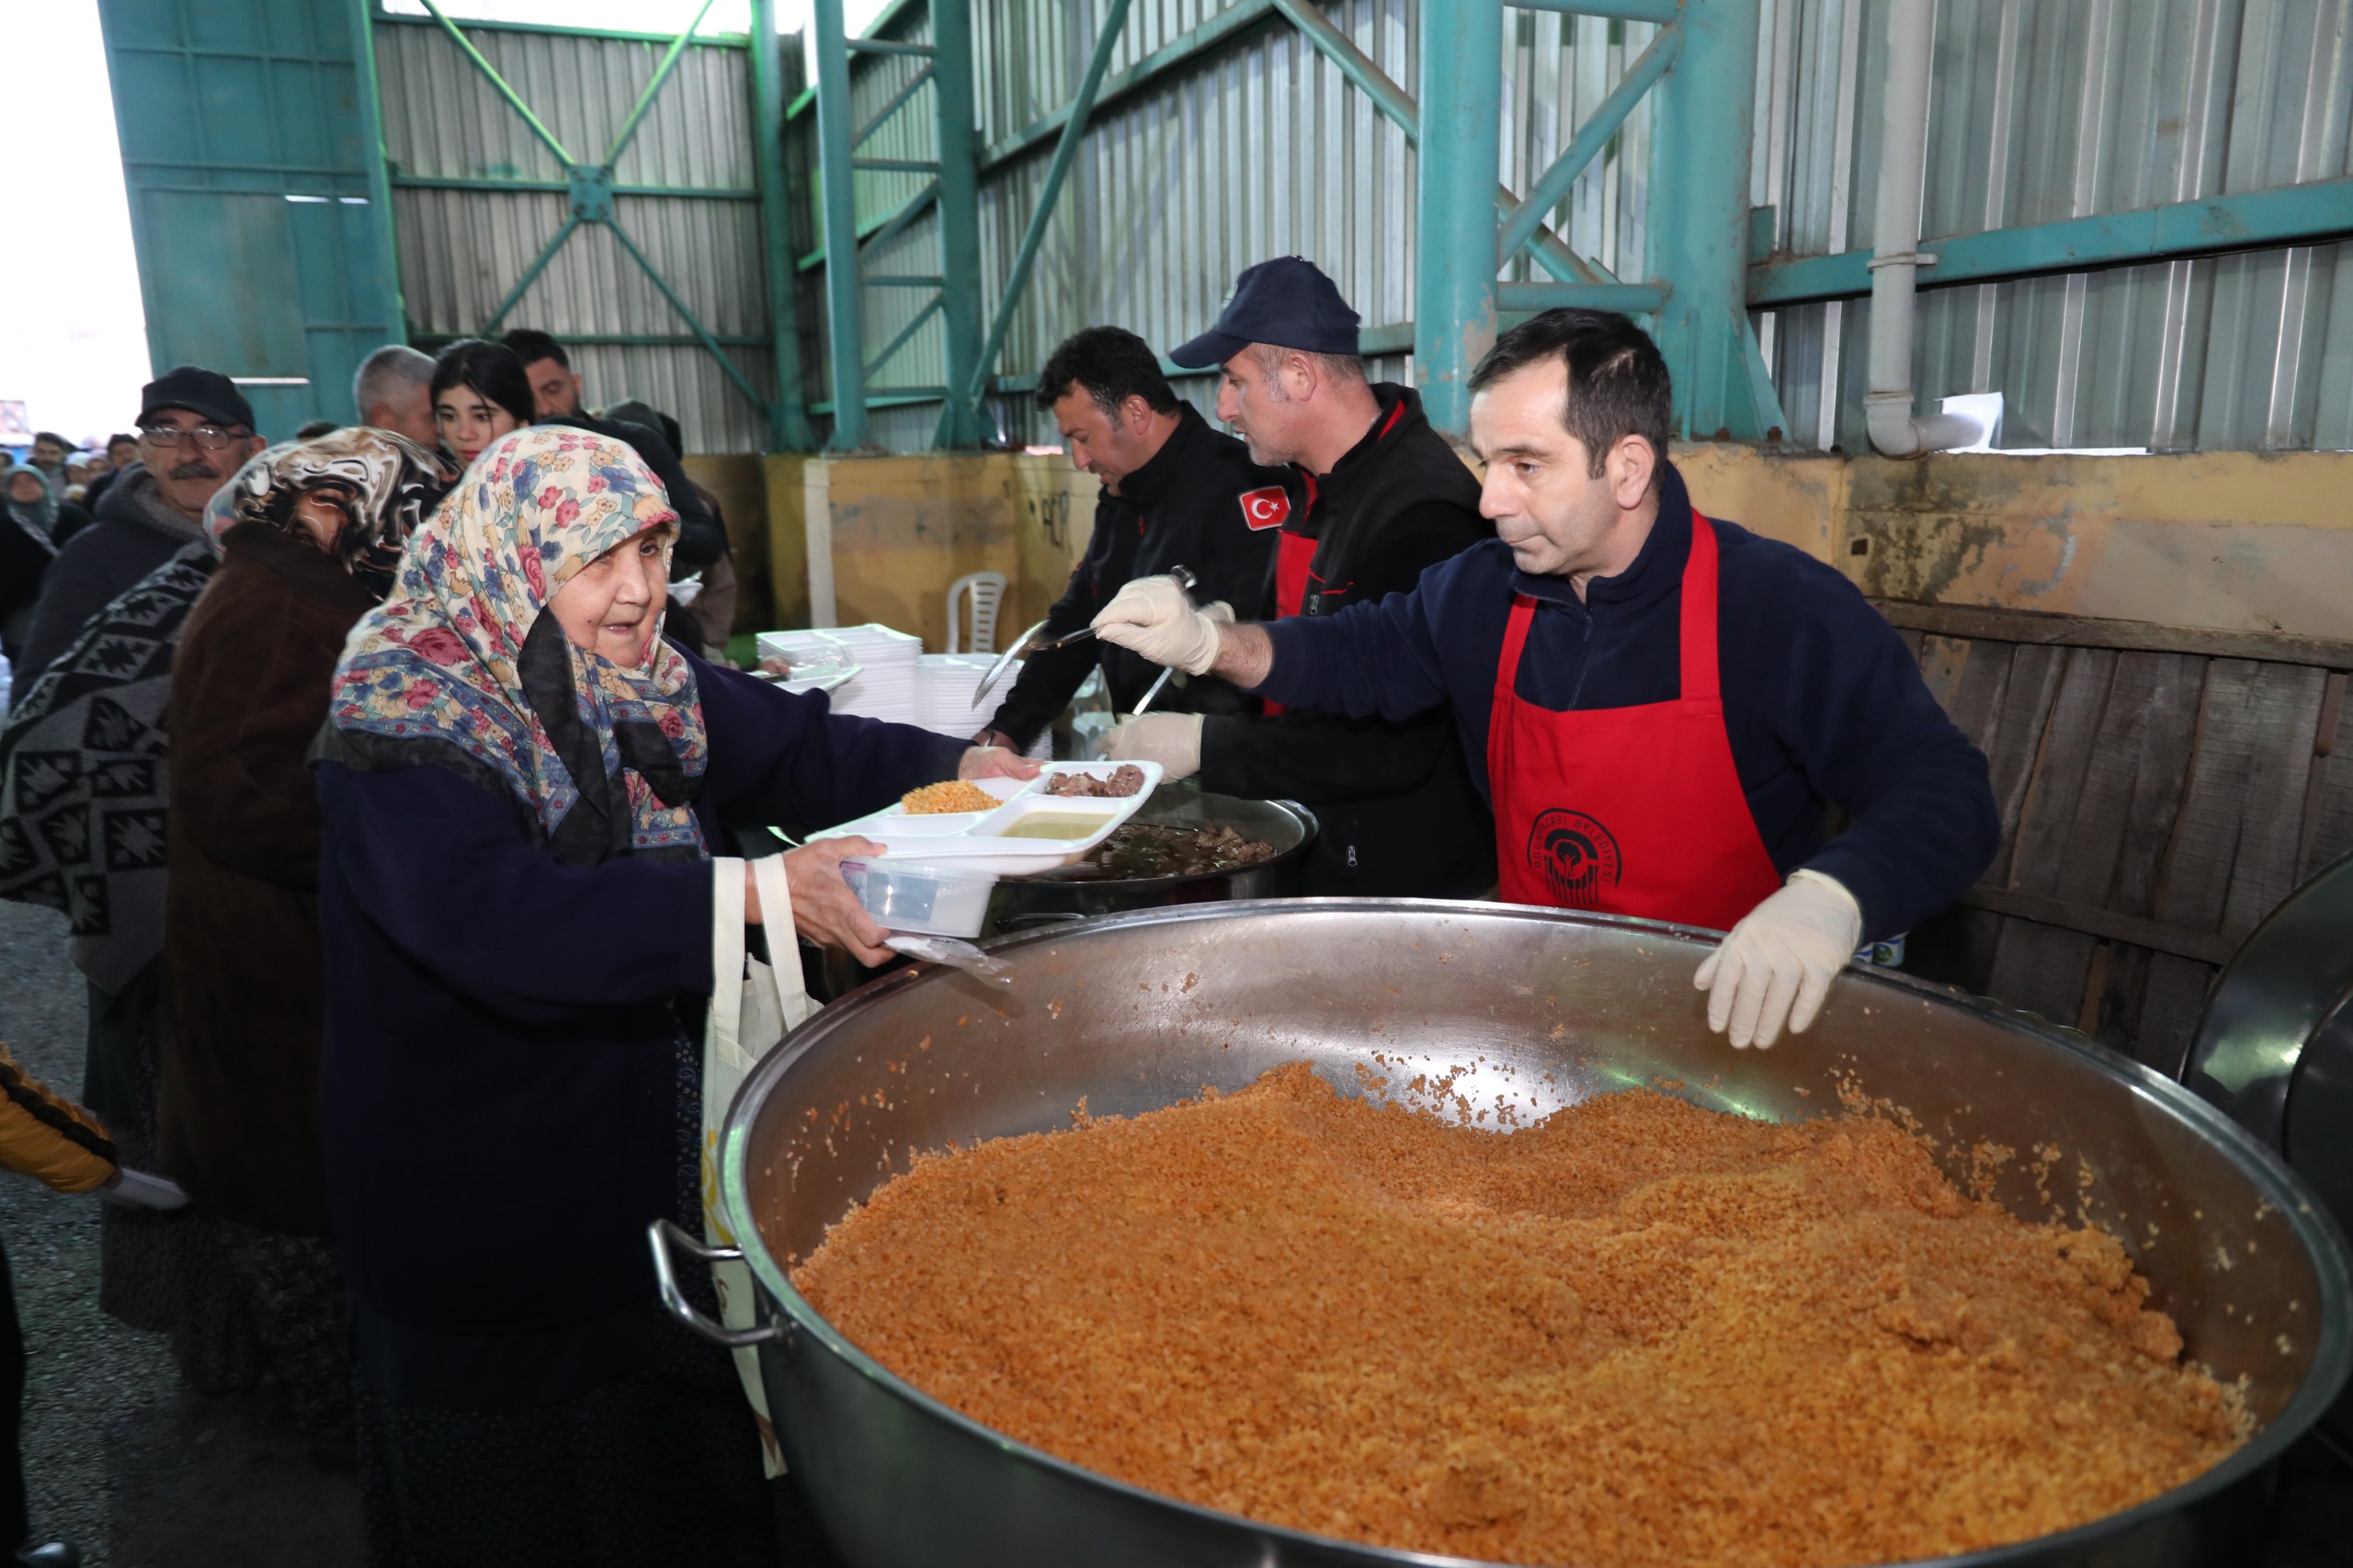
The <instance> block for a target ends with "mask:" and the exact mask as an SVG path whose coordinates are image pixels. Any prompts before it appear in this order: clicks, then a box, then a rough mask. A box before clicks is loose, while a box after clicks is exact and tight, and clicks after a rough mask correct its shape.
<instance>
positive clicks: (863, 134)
mask: <svg viewBox="0 0 2353 1568" xmlns="http://www.w3.org/2000/svg"><path fill="white" fill-rule="evenodd" d="M930 80H931V67H930V66H928V65H926V66H925V67H924V68H923V69H922V70H920V71H918V72H916V73H915V74H914V75H912V76H910V77H908V78H907V80H906V85H904V86H903V87H901V88H900V89H899V90H898V91H897V92H895V93H892V95H891V101H890V102H889V103H886V104H884V105H883V106H882V107H881V108H879V109H876V110H875V111H874V118H873V119H870V120H868V121H867V122H866V123H865V124H864V125H861V126H859V127H858V134H857V135H855V136H853V137H851V138H850V139H849V144H850V145H851V146H853V147H863V146H865V145H866V143H867V140H868V139H869V138H870V137H871V136H872V135H873V134H874V133H875V132H876V131H880V130H881V129H882V122H883V121H884V120H886V119H890V118H891V117H892V115H894V114H896V113H898V112H899V111H900V110H901V109H902V108H905V107H906V103H907V100H908V99H909V98H911V97H915V95H916V94H917V93H919V92H921V91H923V88H924V85H925V84H926V83H927V82H929V81H930Z"/></svg>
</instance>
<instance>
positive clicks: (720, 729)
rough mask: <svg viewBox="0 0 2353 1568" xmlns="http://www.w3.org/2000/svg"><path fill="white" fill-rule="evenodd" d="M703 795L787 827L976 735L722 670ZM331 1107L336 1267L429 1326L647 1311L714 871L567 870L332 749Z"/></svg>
mask: <svg viewBox="0 0 2353 1568" xmlns="http://www.w3.org/2000/svg"><path fill="white" fill-rule="evenodd" d="M688 658H689V659H690V660H693V662H694V664H695V675H696V678H697V680H698V682H699V685H700V689H701V698H702V710H703V720H704V722H705V724H706V726H707V727H708V730H709V734H710V764H709V768H708V770H707V772H706V773H705V775H704V778H703V785H702V790H701V794H700V797H699V800H698V801H697V804H696V808H695V809H696V814H697V816H698V817H699V819H700V821H701V824H702V827H703V833H704V836H705V838H706V839H707V840H708V841H709V842H710V844H711V845H712V846H713V847H714V849H715V850H718V851H719V852H722V853H723V852H724V850H723V849H722V847H721V846H724V845H725V844H727V843H728V842H729V840H728V838H727V836H726V830H728V829H730V828H733V827H741V826H748V825H755V824H777V825H779V826H781V827H783V828H785V829H786V830H787V831H788V832H791V833H793V834H794V835H795V836H799V835H801V834H803V833H805V832H807V831H808V830H810V829H812V828H816V827H823V826H827V825H830V824H834V823H838V822H843V821H846V820H847V819H848V818H850V817H853V816H857V815H859V814H861V813H863V812H869V811H873V810H876V809H878V808H880V807H881V806H885V805H888V804H889V803H890V802H891V801H892V800H893V799H895V798H896V797H897V796H899V795H900V794H902V793H904V791H905V790H909V789H912V788H914V787H915V786H916V785H918V784H925V783H929V782H932V781H934V780H936V779H940V778H954V777H955V776H956V765H957V761H958V758H959V756H960V755H961V751H962V749H963V744H962V743H961V742H958V741H951V740H947V739H943V738H942V737H940V736H938V735H934V734H931V733H927V732H926V731H922V730H917V729H913V728H909V727H907V726H904V725H899V724H886V723H881V722H876V721H873V720H870V719H857V718H849V717H836V716H834V715H832V714H830V713H829V712H828V711H827V705H826V701H825V699H824V697H822V696H819V695H810V696H795V695H792V694H790V693H787V692H784V691H781V690H779V689H778V688H777V687H772V686H770V685H768V684H767V682H765V681H760V680H756V679H753V678H751V677H749V676H742V675H738V674H736V673H734V672H733V671H729V670H719V669H713V668H711V667H710V665H705V664H703V663H702V662H701V661H699V660H695V659H694V656H693V655H692V654H691V653H689V654H688ZM315 771H316V774H317V782H318V792H319V810H320V822H321V833H322V842H321V850H320V865H319V925H320V932H321V937H322V949H323V956H324V965H325V971H326V998H327V1001H326V1028H325V1040H324V1052H323V1061H322V1063H321V1071H320V1100H321V1112H322V1120H323V1128H322V1131H323V1133H324V1148H325V1156H326V1174H327V1189H328V1199H329V1204H330V1208H331V1210H332V1212H333V1215H334V1221H335V1240H336V1243H337V1245H338V1247H339V1248H340V1250H341V1255H342V1260H343V1267H344V1272H345V1275H346V1277H347V1278H348V1279H349V1280H350V1282H351V1287H352V1290H354V1292H355V1293H356V1294H357V1295H358V1299H359V1301H360V1303H361V1305H362V1306H363V1308H364V1309H366V1310H368V1311H369V1312H376V1313H380V1314H381V1315H382V1316H383V1317H384V1318H387V1319H390V1320H392V1322H394V1323H396V1324H403V1325H408V1326H413V1327H415V1328H418V1329H423V1330H427V1331H431V1332H432V1333H435V1334H439V1335H534V1334H538V1335H545V1334H550V1333H553V1332H558V1331H562V1330H565V1329H567V1328H574V1327H577V1326H578V1325H580V1324H584V1323H586V1322H588V1321H590V1320H593V1319H595V1318H597V1315H598V1314H600V1313H610V1312H616V1311H620V1312H627V1311H631V1310H632V1309H641V1308H642V1309H643V1310H645V1311H647V1312H650V1311H652V1310H653V1303H654V1274H653V1268H652V1266H651V1264H650V1263H649V1261H648V1258H647V1254H646V1245H645V1227H646V1224H647V1223H648V1221H652V1220H654V1219H656V1218H660V1217H664V1216H670V1215H672V1214H673V1211H674V1210H676V1207H677V1203H676V1200H675V1196H676V1192H677V1190H678V1182H677V1179H676V1176H677V1172H678V1168H679V1157H678V1156H679V1147H680V1145H679V1141H678V1121H679V1114H680V1113H679V1101H680V1096H679V1093H678V1088H679V1083H678V1073H679V1063H678V1061H677V1057H676V1050H675V1047H676V1042H677V1041H678V1040H679V1038H680V1035H681V1026H680V1020H679V1016H678V1011H677V1009H676V1007H675V1006H674V1003H675V1002H676V1000H677V999H680V998H701V997H707V996H709V995H710V989H711V953H710V916H711V866H710V862H709V861H708V860H704V861H656V860H650V859H639V858H630V857H621V858H614V859H608V860H606V861H604V862H602V863H600V864H597V865H586V866H579V865H574V866H567V865H563V864H560V863H559V862H558V861H557V859H556V858H555V857H554V855H553V853H552V852H551V851H550V850H548V849H545V848H541V847H535V846H533V844H532V842H531V835H530V834H529V828H528V824H527V819H526V817H525V816H524V814H523V812H522V809H521V807H520V805H519V803H518V802H517V801H514V800H513V799H512V798H510V797H509V796H507V795H506V794H504V793H493V792H491V791H490V790H485V789H483V788H482V787H480V786H479V785H477V784H475V783H472V782H471V781H469V780H467V779H465V778H460V777H459V776H458V775H457V774H456V773H454V772H450V771H448V770H446V769H443V768H439V767H411V768H403V769H398V770H393V771H386V772H369V773H363V772H355V771H353V770H351V769H348V768H346V767H341V766H338V765H336V764H334V763H329V762H322V763H319V764H317V765H316V769H315Z"/></svg>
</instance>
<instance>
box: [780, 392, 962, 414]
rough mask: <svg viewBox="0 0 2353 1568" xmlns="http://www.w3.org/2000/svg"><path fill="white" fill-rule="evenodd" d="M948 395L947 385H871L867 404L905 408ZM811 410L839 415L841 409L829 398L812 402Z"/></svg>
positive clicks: (934, 401) (878, 406) (868, 405)
mask: <svg viewBox="0 0 2353 1568" xmlns="http://www.w3.org/2000/svg"><path fill="white" fill-rule="evenodd" d="M947 395H948V389H947V388H946V387H870V388H869V389H868V390H867V393H866V403H865V406H866V407H868V408H905V407H907V406H909V405H910V404H913V403H938V401H939V400H940V399H941V398H944V397H946V396H947ZM809 412H810V413H812V414H819V415H824V414H831V415H836V416H838V415H839V414H840V412H841V411H840V410H839V409H837V408H835V406H834V403H833V400H832V399H831V398H828V399H826V400H825V401H824V402H823V403H811V404H810V405H809Z"/></svg>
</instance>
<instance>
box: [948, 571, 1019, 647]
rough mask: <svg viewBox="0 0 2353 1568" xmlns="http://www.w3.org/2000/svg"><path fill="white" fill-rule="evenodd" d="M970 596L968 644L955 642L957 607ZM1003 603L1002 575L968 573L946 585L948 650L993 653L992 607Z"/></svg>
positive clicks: (994, 641) (994, 637)
mask: <svg viewBox="0 0 2353 1568" xmlns="http://www.w3.org/2000/svg"><path fill="white" fill-rule="evenodd" d="M967 594H970V595H971V596H972V646H971V647H969V648H960V647H958V646H957V645H956V634H957V632H956V629H957V608H958V607H959V606H961V604H962V603H963V602H964V596H965V595H967ZM1004 602H1005V574H1004V573H1002V572H970V573H967V574H964V575H963V576H961V577H959V578H957V579H956V580H955V581H954V582H953V583H950V584H949V585H948V649H947V651H948V652H949V653H995V652H996V608H997V606H999V605H1000V604H1003V603H1004Z"/></svg>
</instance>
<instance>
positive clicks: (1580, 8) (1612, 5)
mask: <svg viewBox="0 0 2353 1568" xmlns="http://www.w3.org/2000/svg"><path fill="white" fill-rule="evenodd" d="M1508 3H1509V5H1510V6H1511V7H1512V9H1514V10H1516V11H1564V12H1566V13H1567V14H1568V15H1570V16H1572V17H1606V18H1608V20H1610V21H1613V22H1658V23H1662V24H1664V23H1666V22H1671V21H1673V20H1675V18H1676V17H1677V16H1678V15H1679V14H1681V12H1682V10H1683V0H1508Z"/></svg>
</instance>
